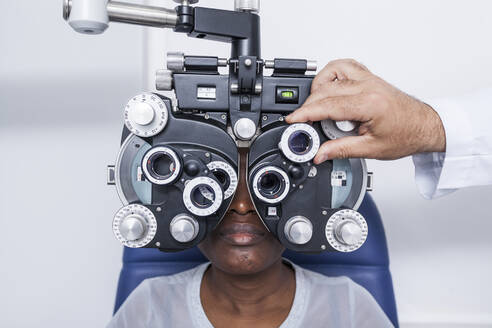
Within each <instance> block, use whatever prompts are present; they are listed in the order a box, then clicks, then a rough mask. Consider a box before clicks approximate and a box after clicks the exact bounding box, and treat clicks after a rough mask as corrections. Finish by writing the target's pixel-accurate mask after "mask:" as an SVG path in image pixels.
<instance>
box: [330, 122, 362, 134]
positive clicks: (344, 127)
mask: <svg viewBox="0 0 492 328" xmlns="http://www.w3.org/2000/svg"><path fill="white" fill-rule="evenodd" d="M335 125H336V126H337V128H338V129H339V130H340V131H343V132H352V131H354V130H355V128H356V127H357V125H356V123H354V122H352V121H336V122H335Z"/></svg>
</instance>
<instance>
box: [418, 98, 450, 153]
mask: <svg viewBox="0 0 492 328" xmlns="http://www.w3.org/2000/svg"><path fill="white" fill-rule="evenodd" d="M420 106H421V108H422V109H423V111H424V112H425V113H426V115H425V116H424V117H425V123H424V124H425V126H426V129H427V130H428V131H427V133H426V138H424V143H423V145H422V151H421V152H445V151H446V131H445V130H444V125H443V123H442V120H441V117H440V116H439V114H438V113H437V112H436V111H435V110H434V109H433V108H432V107H431V106H429V105H427V104H426V103H423V102H420Z"/></svg>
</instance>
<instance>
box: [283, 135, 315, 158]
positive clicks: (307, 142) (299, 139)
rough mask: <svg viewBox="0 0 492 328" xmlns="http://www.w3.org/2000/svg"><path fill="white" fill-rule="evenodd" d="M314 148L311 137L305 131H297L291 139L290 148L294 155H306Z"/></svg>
mask: <svg viewBox="0 0 492 328" xmlns="http://www.w3.org/2000/svg"><path fill="white" fill-rule="evenodd" d="M312 146H313V144H312V138H311V136H310V135H309V134H307V133H306V132H304V131H296V132H294V133H292V134H291V135H290V137H289V148H290V150H292V152H293V153H294V154H297V155H304V154H306V153H308V152H309V150H310V149H311V148H312Z"/></svg>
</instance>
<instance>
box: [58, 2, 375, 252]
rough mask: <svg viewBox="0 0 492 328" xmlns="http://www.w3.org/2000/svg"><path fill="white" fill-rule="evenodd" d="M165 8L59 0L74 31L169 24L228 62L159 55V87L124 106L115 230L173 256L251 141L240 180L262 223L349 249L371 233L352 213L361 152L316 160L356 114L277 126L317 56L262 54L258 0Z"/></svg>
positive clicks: (321, 245)
mask: <svg viewBox="0 0 492 328" xmlns="http://www.w3.org/2000/svg"><path fill="white" fill-rule="evenodd" d="M174 1H175V2H177V3H178V4H177V6H176V7H175V8H174V9H167V8H161V7H154V6H144V5H139V4H134V3H124V2H119V1H106V0H65V1H64V4H63V16H64V18H65V19H66V20H67V21H68V23H69V24H70V26H71V27H72V28H73V29H74V30H75V31H77V32H80V33H85V34H100V33H103V32H104V31H105V30H106V29H107V28H108V26H109V23H110V22H120V23H128V24H136V25H141V26H151V27H156V28H169V29H172V30H173V31H174V32H178V33H184V34H187V35H188V36H189V37H193V38H199V39H206V40H212V41H219V42H227V43H230V44H231V55H230V58H218V57H214V56H189V55H185V54H183V53H181V52H169V53H168V54H167V69H162V70H158V71H157V72H156V78H155V80H156V90H158V91H166V92H171V94H172V95H173V96H172V97H171V98H168V97H164V96H163V95H161V94H159V93H152V92H148V93H141V94H138V95H135V96H133V97H132V98H130V99H129V100H128V102H127V104H126V105H125V106H124V108H122V114H123V116H122V117H123V120H124V127H123V136H122V142H121V149H120V151H119V154H118V156H117V159H116V162H115V165H113V166H109V167H108V183H109V184H112V185H115V186H116V190H117V192H118V195H119V198H120V199H121V201H122V203H123V207H122V208H121V209H120V210H119V211H118V212H117V213H116V215H115V217H114V219H113V231H114V235H115V237H116V238H117V239H118V240H119V241H120V242H121V243H122V244H123V245H125V246H127V247H132V248H140V247H147V248H158V249H160V250H161V251H169V252H176V251H180V250H185V249H188V248H191V247H194V246H196V245H197V244H199V243H200V242H201V241H202V240H203V239H204V238H205V237H206V236H207V234H209V233H210V232H211V231H212V230H213V229H214V228H215V227H216V226H217V225H218V224H219V223H220V221H221V220H222V218H223V217H224V215H225V214H226V212H227V211H228V208H229V206H230V205H231V202H232V199H233V198H234V193H235V191H236V187H237V185H238V179H239V152H238V148H248V151H249V153H248V159H247V168H246V169H247V183H248V188H249V192H250V195H251V198H252V200H253V202H254V205H255V208H256V211H257V212H258V215H259V217H260V218H261V220H262V221H263V223H264V225H265V227H266V228H267V229H268V230H269V231H270V232H271V233H272V234H273V235H274V236H276V238H278V240H279V241H280V242H281V243H282V244H283V245H284V246H285V247H286V248H288V249H291V250H294V251H298V252H304V253H318V252H323V251H339V252H352V251H355V250H357V249H359V248H360V247H361V246H362V245H363V244H364V242H365V240H366V238H367V236H368V233H369V231H368V228H369V227H368V226H367V223H366V220H365V219H364V217H363V216H362V215H361V214H360V213H359V212H357V210H358V208H359V206H360V205H361V203H362V200H363V198H364V195H365V193H366V191H367V190H370V188H371V184H372V174H371V173H368V171H367V168H366V163H365V160H364V159H341V160H332V161H327V162H325V163H322V164H320V165H315V164H314V163H313V159H314V157H315V155H316V153H317V151H318V149H319V147H320V145H322V144H323V143H324V142H326V141H327V140H330V139H336V138H341V137H344V136H350V135H357V134H358V126H357V124H356V123H353V122H348V121H344V122H334V121H329V120H327V121H324V122H315V123H313V124H292V125H288V124H287V123H285V122H284V118H285V116H287V115H288V114H290V113H291V112H293V111H294V110H296V109H298V108H299V107H300V106H301V105H302V104H303V103H304V101H305V100H306V99H307V97H308V96H309V94H310V89H311V84H312V81H313V78H314V75H310V74H309V72H313V74H314V72H316V70H317V64H316V62H313V61H309V60H305V59H283V58H276V59H273V60H265V59H262V57H261V44H260V17H259V0H236V1H235V10H233V11H232V10H231V11H229V10H220V9H211V8H204V7H199V6H196V3H197V2H198V0H181V1H179V0H174Z"/></svg>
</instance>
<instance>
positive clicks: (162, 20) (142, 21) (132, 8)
mask: <svg viewBox="0 0 492 328" xmlns="http://www.w3.org/2000/svg"><path fill="white" fill-rule="evenodd" d="M107 9H108V16H109V20H110V21H112V22H119V23H127V24H136V25H145V26H152V27H162V28H164V27H170V28H173V27H175V26H176V24H177V22H178V14H177V13H176V11H175V10H172V9H167V8H160V7H152V6H143V5H137V4H132V3H124V2H118V1H109V2H108V6H107Z"/></svg>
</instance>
